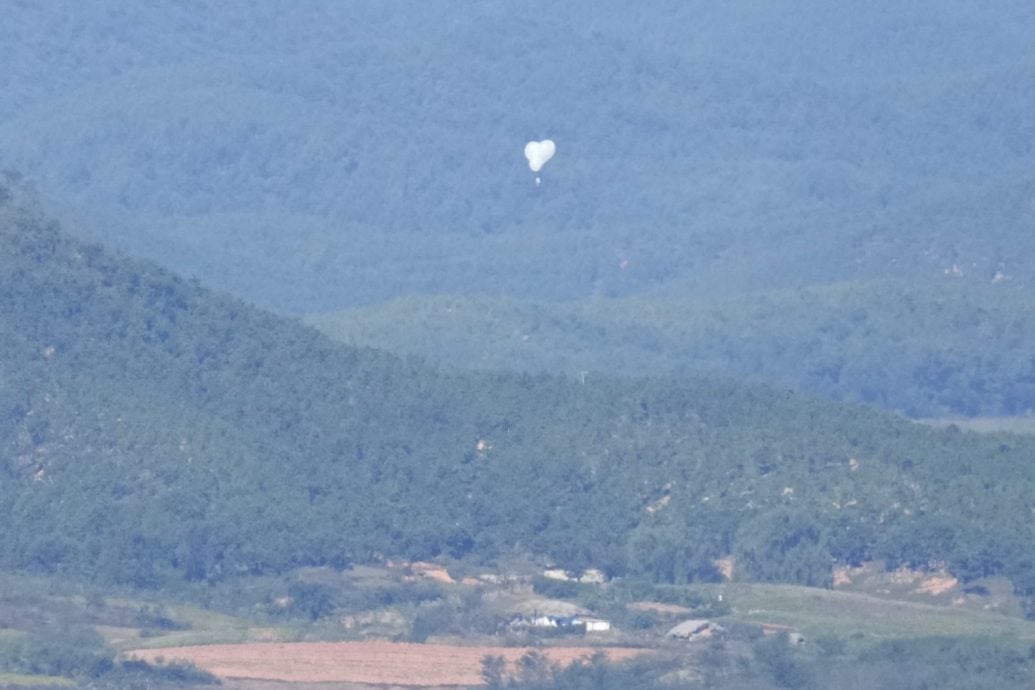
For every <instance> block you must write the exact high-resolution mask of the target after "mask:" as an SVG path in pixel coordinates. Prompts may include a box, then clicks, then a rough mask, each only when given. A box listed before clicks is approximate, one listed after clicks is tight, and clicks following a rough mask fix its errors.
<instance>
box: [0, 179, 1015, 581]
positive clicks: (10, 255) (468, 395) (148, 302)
mask: <svg viewBox="0 0 1035 690" xmlns="http://www.w3.org/2000/svg"><path fill="white" fill-rule="evenodd" d="M2 189H3V192H2V194H0V199H2V206H0V247H2V251H0V350H2V351H3V352H4V357H3V358H2V359H0V367H2V369H0V461H2V464H0V476H2V482H0V511H2V513H3V514H4V515H5V516H7V518H6V521H5V525H4V529H3V530H2V532H0V567H3V568H5V569H12V570H20V571H40V572H53V573H59V574H60V573H65V574H68V575H74V576H77V577H86V578H89V579H92V580H94V581H96V582H102V583H103V582H107V583H128V584H132V585H135V586H140V587H155V586H159V585H160V584H161V583H163V582H166V581H170V579H188V580H195V581H218V580H221V579H226V578H234V577H238V576H242V575H247V574H257V573H275V572H283V571H285V570H287V569H290V568H294V567H297V566H301V565H314V564H325V565H331V566H336V567H342V566H345V565H347V564H349V563H352V562H363V561H366V560H369V559H371V558H372V557H373V556H374V555H375V554H382V555H397V556H403V557H408V558H426V557H435V556H439V555H445V556H450V557H453V558H460V559H470V560H472V561H480V562H491V561H492V560H493V559H495V558H498V557H499V556H500V555H501V554H505V553H508V552H513V551H515V550H519V551H524V552H527V553H532V554H541V555H543V556H544V557H548V558H550V559H551V560H554V561H556V562H558V563H562V564H564V565H565V566H566V567H570V568H573V569H577V568H582V567H586V566H590V565H592V566H596V567H600V568H603V569H604V570H606V571H607V572H608V573H610V574H613V575H617V574H628V575H637V576H640V577H643V578H647V579H650V580H653V581H656V582H676V583H679V582H690V581H698V580H704V581H707V580H711V579H715V578H716V577H717V573H716V572H715V567H714V565H713V564H712V560H713V559H715V558H717V557H720V556H725V555H729V554H733V555H734V556H735V558H736V561H737V563H738V577H742V578H745V579H753V580H769V581H780V582H797V583H805V584H815V585H825V584H829V582H830V579H831V571H832V567H833V566H834V564H837V563H858V562H860V561H863V560H867V559H875V558H883V559H887V561H888V563H889V564H890V565H892V566H893V565H896V564H910V565H916V566H927V565H929V564H932V563H935V562H939V563H942V562H943V563H946V564H947V565H948V567H949V568H950V570H951V571H952V572H953V573H954V574H957V575H958V576H959V577H961V578H962V579H964V580H970V579H974V578H979V577H982V576H985V575H993V574H1002V575H1005V576H1007V577H1009V578H1010V579H1011V580H1012V581H1013V583H1014V585H1015V586H1016V588H1017V590H1018V591H1019V592H1020V593H1022V594H1025V595H1029V596H1030V595H1035V579H1033V572H1035V570H1033V568H1032V567H1031V566H1032V559H1033V553H1032V550H1031V544H1032V543H1035V542H1033V537H1035V533H1033V529H1035V528H1033V524H1035V521H1033V520H1032V519H1031V515H1032V511H1033V505H1032V496H1033V495H1035V486H1033V482H1035V476H1033V472H1032V469H1031V462H1030V459H1031V457H1032V454H1033V451H1035V441H1032V440H1028V439H1024V438H1021V437H1011V436H999V437H996V436H979V435H973V434H968V433H964V432H961V431H959V430H956V429H952V428H950V429H948V430H935V429H931V428H928V427H924V426H921V425H917V424H914V423H912V422H909V421H907V420H905V419H902V418H900V417H896V416H894V415H891V414H888V413H883V412H879V411H876V410H873V409H869V408H865V407H861V406H855V405H848V404H840V403H831V402H829V401H825V400H822V399H818V398H812V397H808V396H804V395H801V394H796V393H793V392H790V391H785V390H781V389H775V388H767V387H762V386H756V385H747V384H740V383H734V382H730V381H724V380H717V379H707V378H691V377H686V378H677V379H672V378H667V377H666V378H653V379H652V378H642V379H632V380H627V379H620V378H608V377H606V376H603V375H594V376H591V377H587V378H585V379H584V380H580V379H579V378H578V377H562V376H548V375H529V374H520V373H484V372H463V371H441V370H436V369H434V368H431V367H429V366H428V365H425V364H422V363H420V362H419V361H411V360H404V359H399V358H397V357H394V356H391V355H386V354H383V353H380V352H377V351H373V350H365V349H357V348H353V347H347V346H343V345H341V344H338V343H335V342H334V341H332V340H330V339H328V338H327V337H325V336H323V335H321V334H320V333H319V332H317V331H316V330H314V329H312V328H310V327H307V326H304V325H303V324H300V323H298V322H297V321H294V320H291V319H287V318H283V317H279V316H275V315H272V314H269V313H267V312H263V311H261V310H258V309H256V308H254V307H252V306H249V305H247V304H245V303H243V302H241V301H239V300H238V299H236V298H232V297H227V296H224V295H221V294H218V293H214V292H211V291H209V290H208V289H206V288H203V287H201V286H200V285H198V284H197V283H195V282H192V281H189V280H183V279H180V278H178V277H176V276H175V275H172V274H170V273H168V272H166V271H165V270H164V269H161V268H159V267H157V266H155V265H153V264H150V263H147V262H144V261H140V260H133V259H128V258H126V257H123V256H120V255H118V254H115V253H111V252H109V251H107V250H105V249H103V248H101V247H99V246H97V245H93V244H88V243H84V242H82V241H81V240H78V239H75V238H73V237H71V236H70V235H68V234H66V233H64V232H63V231H61V229H60V228H59V227H58V225H57V224H56V223H55V222H53V221H52V220H51V219H49V218H48V217H47V216H46V214H44V213H43V212H42V211H41V210H40V209H39V207H38V206H36V205H35V204H34V203H33V202H32V201H31V199H29V198H28V194H27V193H26V192H25V190H24V189H23V188H22V186H21V185H20V184H18V183H17V182H16V181H15V180H13V179H11V178H8V179H7V180H6V181H5V182H4V184H3V187H2Z"/></svg>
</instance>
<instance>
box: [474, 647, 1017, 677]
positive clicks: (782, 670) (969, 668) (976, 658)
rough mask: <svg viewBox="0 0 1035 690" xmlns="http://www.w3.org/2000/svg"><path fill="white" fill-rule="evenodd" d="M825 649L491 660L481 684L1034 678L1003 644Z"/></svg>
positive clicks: (723, 649)
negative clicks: (555, 661) (510, 668)
mask: <svg viewBox="0 0 1035 690" xmlns="http://www.w3.org/2000/svg"><path fill="white" fill-rule="evenodd" d="M819 647H820V645H816V646H815V647H812V648H809V649H797V648H795V647H792V646H791V645H789V644H788V640H787V636H786V635H772V636H766V637H760V638H757V639H756V640H755V641H754V642H752V643H751V644H750V645H748V646H746V647H745V646H743V645H739V646H738V645H737V644H735V643H730V642H724V641H722V640H714V641H712V642H708V643H704V647H703V648H700V649H697V650H695V651H690V650H687V651H685V652H675V651H674V650H669V652H668V653H669V654H670V656H669V657H667V658H666V657H665V656H664V655H662V657H661V658H659V659H652V660H651V661H650V662H646V661H640V662H632V663H625V664H613V663H608V662H607V660H606V659H605V658H604V657H603V656H600V655H598V656H595V657H593V658H591V659H589V660H587V661H585V662H583V663H578V664H574V665H572V666H570V667H568V668H565V669H561V668H559V667H557V666H555V665H552V664H550V663H549V662H548V660H546V659H545V658H543V657H542V656H541V655H538V654H535V653H533V654H530V655H529V656H526V657H525V658H524V659H522V660H521V661H520V663H519V664H518V665H517V669H516V672H515V673H512V674H509V675H508V674H505V673H503V672H502V667H501V665H500V663H499V660H497V659H493V658H491V657H490V658H486V659H485V660H484V661H483V677H484V678H485V679H486V681H487V685H488V687H489V688H490V689H494V690H502V689H503V688H508V689H511V690H606V689H608V688H616V689H618V688H622V689H623V690H624V689H625V688H634V687H635V688H647V689H649V690H654V689H655V688H658V689H660V688H668V689H669V690H704V689H705V688H708V689H709V690H778V689H780V688H791V689H794V690H820V689H823V688H838V689H839V690H915V689H916V688H942V689H944V690H972V689H973V690H984V689H988V690H993V689H1003V690H1022V689H1024V688H1028V687H1030V683H1031V677H1032V673H1035V662H1033V656H1032V654H1031V652H1029V651H1027V650H1024V649H1022V648H1019V647H1018V646H1017V645H1016V644H1014V643H1011V642H1005V643H1004V642H1003V641H1000V640H987V639H970V638H931V639H920V640H913V641H906V640H895V641H890V642H887V643H884V644H881V645H879V646H877V647H876V648H874V649H872V650H869V651H866V652H861V653H849V652H845V651H843V648H842V649H840V651H839V650H838V645H837V644H836V641H835V640H826V641H824V648H822V649H821V648H819Z"/></svg>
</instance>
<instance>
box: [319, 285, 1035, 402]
mask: <svg viewBox="0 0 1035 690" xmlns="http://www.w3.org/2000/svg"><path fill="white" fill-rule="evenodd" d="M308 320H309V322H310V323H312V324H314V325H316V326H317V327H319V328H320V329H321V330H323V331H325V332H326V333H328V334H329V335H331V336H332V337H335V338H338V339H340V340H342V341H344V342H347V343H350V344H355V345H364V346H370V347H378V348H383V349H389V350H393V351H397V352H405V353H409V354H414V355H419V356H422V357H425V358H427V359H428V360H429V361H432V362H436V363H439V364H446V365H450V366H459V367H472V368H478V369H486V370H494V369H495V370H505V369H510V370H518V371H528V372H539V371H550V372H556V373H562V374H565V375H576V374H579V373H580V372H585V373H586V375H592V374H593V372H599V371H607V372H611V373H619V372H621V373H623V374H626V375H629V376H645V375H651V374H655V375H657V374H658V373H660V372H668V373H669V374H670V375H673V376H679V375H682V374H688V373H689V374H712V375H716V374H719V375H725V376H729V377H731V378H736V379H739V380H749V381H750V380H755V381H765V382H769V383H772V384H775V385H784V386H788V387H791V388H796V389H798V390H805V391H808V392H811V393H814V394H818V395H823V396H827V397H831V398H835V399H841V400H853V401H858V402H863V403H867V404H871V405H877V406H880V407H885V408H891V409H895V410H899V411H901V412H903V413H905V414H907V415H909V416H912V417H937V416H942V415H946V416H947V415H965V416H972V415H1004V414H1005V415H1023V414H1025V413H1027V412H1029V411H1030V410H1031V409H1032V405H1033V404H1035V358H1033V352H1035V300H1033V299H1032V297H1031V294H1030V292H1029V291H1028V290H1027V289H1024V288H1019V287H1017V286H1008V285H1002V284H997V285H988V286H975V285H968V284H961V283H960V282H958V279H957V278H956V277H952V276H943V277H942V279H941V280H938V281H932V282H930V283H926V284H924V283H920V284H917V283H909V282H905V281H871V282H867V283H850V284H843V285H831V286H815V287H810V288H800V289H796V290H786V291H769V292H765V293H760V294H751V295H740V296H736V297H730V298H725V299H710V300H705V299H687V298H684V299H658V298H653V299H651V298H644V297H633V298H625V299H619V300H604V299H599V300H588V301H583V302H571V303H562V304H536V303H532V302H520V301H515V300H508V299H502V298H495V299H493V298H464V297H459V296H458V297H409V298H403V299H399V300H394V301H392V302H390V303H388V304H384V305H377V306H374V307H366V308H359V309H353V310H348V311H342V312H336V313H333V314H324V315H320V316H313V317H310V318H309V319H308Z"/></svg>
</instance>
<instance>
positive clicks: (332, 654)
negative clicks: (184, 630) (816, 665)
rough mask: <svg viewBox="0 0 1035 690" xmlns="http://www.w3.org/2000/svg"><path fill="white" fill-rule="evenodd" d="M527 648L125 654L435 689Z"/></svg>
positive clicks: (574, 654)
mask: <svg viewBox="0 0 1035 690" xmlns="http://www.w3.org/2000/svg"><path fill="white" fill-rule="evenodd" d="M529 651H531V650H530V649H528V648H522V647H488V646H460V645H433V644H413V643H402V642H294V643H259V644H222V645H204V646H194V647H170V648H166V649H141V650H136V651H133V652H130V653H129V655H130V656H132V657H134V658H137V659H144V660H146V661H151V662H154V661H156V659H157V658H158V657H162V658H163V659H164V660H165V661H167V662H168V661H172V660H177V659H180V660H184V661H190V662H191V663H193V664H196V665H197V666H199V667H201V668H203V669H205V670H206V671H209V672H210V673H213V674H215V675H217V676H219V677H221V678H247V679H254V680H269V681H285V682H297V683H361V684H366V685H382V686H383V685H388V686H391V685H398V686H409V687H434V686H455V685H481V684H482V682H483V681H482V677H481V666H482V659H483V658H484V657H486V656H489V655H492V656H501V657H503V658H504V659H505V660H506V662H507V664H508V666H509V667H510V668H513V664H514V662H516V661H517V660H518V659H520V658H521V657H522V656H524V655H525V654H526V653H527V652H529ZM537 651H539V652H542V653H543V654H544V655H545V656H546V657H547V658H548V659H549V660H550V661H552V662H554V663H557V664H561V665H568V664H571V663H572V662H574V661H576V660H578V659H583V658H587V657H589V656H591V655H593V654H594V653H596V652H603V653H605V654H606V655H607V656H608V658H609V659H611V660H613V661H622V660H625V659H629V658H632V657H634V656H636V655H638V654H642V653H643V652H644V650H641V649H627V648H619V647H607V648H605V647H545V648H540V649H537Z"/></svg>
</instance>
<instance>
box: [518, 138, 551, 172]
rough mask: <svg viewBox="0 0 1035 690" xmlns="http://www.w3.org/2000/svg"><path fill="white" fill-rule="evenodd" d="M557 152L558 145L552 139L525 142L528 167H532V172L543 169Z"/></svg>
mask: <svg viewBox="0 0 1035 690" xmlns="http://www.w3.org/2000/svg"><path fill="white" fill-rule="evenodd" d="M556 152H557V146H556V145H554V143H553V141H552V140H550V139H543V140H542V141H530V142H528V143H527V144H525V158H527V159H528V167H529V168H531V169H532V172H539V171H540V170H542V168H543V166H544V165H546V162H547V161H548V160H550V159H551V158H553V154H554V153H556Z"/></svg>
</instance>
